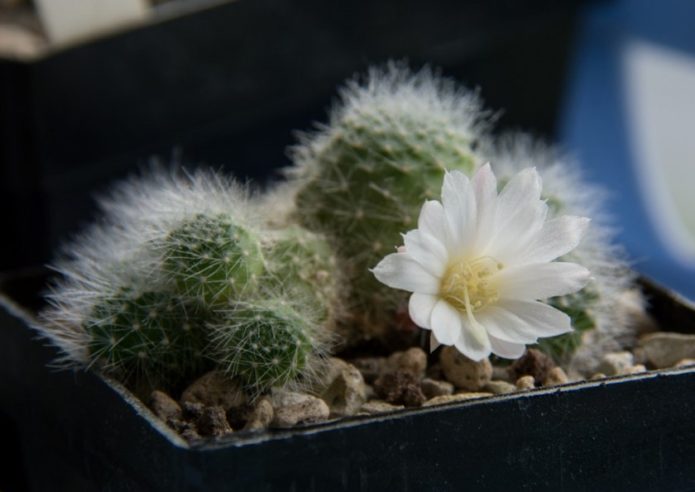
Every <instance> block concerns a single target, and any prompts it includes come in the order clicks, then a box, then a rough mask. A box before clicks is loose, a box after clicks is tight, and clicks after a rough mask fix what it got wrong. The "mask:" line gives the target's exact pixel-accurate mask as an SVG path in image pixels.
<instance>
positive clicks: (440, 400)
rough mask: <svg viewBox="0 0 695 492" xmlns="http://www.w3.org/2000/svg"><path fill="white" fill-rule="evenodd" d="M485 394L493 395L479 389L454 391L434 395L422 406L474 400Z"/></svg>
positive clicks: (483, 396)
mask: <svg viewBox="0 0 695 492" xmlns="http://www.w3.org/2000/svg"><path fill="white" fill-rule="evenodd" d="M487 396H493V395H492V393H484V392H480V391H464V392H461V393H456V394H455V395H442V396H435V397H434V398H431V399H429V400H427V401H426V402H425V403H424V405H423V406H424V407H432V406H435V405H443V404H445V403H451V402H455V401H466V400H475V399H477V398H485V397H487Z"/></svg>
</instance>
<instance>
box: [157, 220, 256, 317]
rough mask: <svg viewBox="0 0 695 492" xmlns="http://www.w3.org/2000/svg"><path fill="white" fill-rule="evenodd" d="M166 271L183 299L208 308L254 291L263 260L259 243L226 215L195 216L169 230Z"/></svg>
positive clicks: (166, 247)
mask: <svg viewBox="0 0 695 492" xmlns="http://www.w3.org/2000/svg"><path fill="white" fill-rule="evenodd" d="M161 247H162V255H163V266H164V270H165V271H166V272H167V273H168V274H169V275H171V276H172V278H173V279H174V281H175V282H176V285H177V287H178V288H179V290H180V291H181V293H182V294H183V295H184V296H187V297H193V298H196V299H200V300H201V301H202V302H203V303H205V304H206V305H208V306H209V307H214V306H219V305H222V306H224V305H227V304H228V302H229V300H230V299H236V298H239V297H240V296H243V295H244V292H246V291H249V290H252V289H253V288H254V287H255V285H256V283H257V282H258V279H259V277H260V276H261V275H262V274H263V271H264V267H265V261H264V259H263V255H262V253H261V246H260V242H259V240H258V239H257V238H256V237H255V236H254V235H253V233H252V232H250V231H249V230H248V229H247V228H244V227H242V226H239V225H237V224H235V223H234V221H233V220H232V217H231V216H230V215H226V214H211V215H206V214H202V213H200V214H197V215H195V216H194V217H192V218H191V219H187V220H185V221H184V222H183V223H182V224H180V225H179V226H178V227H176V228H175V229H174V230H172V231H171V232H170V233H169V234H168V235H167V237H166V238H164V240H163V244H162V246H161Z"/></svg>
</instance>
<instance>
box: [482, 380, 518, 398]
mask: <svg viewBox="0 0 695 492" xmlns="http://www.w3.org/2000/svg"><path fill="white" fill-rule="evenodd" d="M483 389H484V390H485V391H489V392H490V393H494V394H495V395H506V394H508V393H514V392H515V391H516V390H517V387H516V386H515V385H513V384H512V383H508V382H507V381H490V382H489V383H487V384H486V385H485V387H484V388H483Z"/></svg>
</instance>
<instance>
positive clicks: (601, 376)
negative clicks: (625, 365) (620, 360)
mask: <svg viewBox="0 0 695 492" xmlns="http://www.w3.org/2000/svg"><path fill="white" fill-rule="evenodd" d="M607 377H608V376H606V375H605V374H603V373H602V372H597V373H596V374H594V375H592V376H591V377H590V378H589V380H590V381H596V380H598V379H606V378H607Z"/></svg>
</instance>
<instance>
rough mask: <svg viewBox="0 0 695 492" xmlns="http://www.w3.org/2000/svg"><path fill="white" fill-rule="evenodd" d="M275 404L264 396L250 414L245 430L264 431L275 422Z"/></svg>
mask: <svg viewBox="0 0 695 492" xmlns="http://www.w3.org/2000/svg"><path fill="white" fill-rule="evenodd" d="M273 416H274V412H273V404H272V403H271V401H270V398H268V397H267V396H264V397H262V398H260V399H259V400H258V401H256V404H255V405H254V407H253V410H251V412H250V413H249V415H248V417H247V420H246V425H245V426H244V430H252V431H256V430H263V429H267V428H268V426H270V423H271V422H272V421H273Z"/></svg>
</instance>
